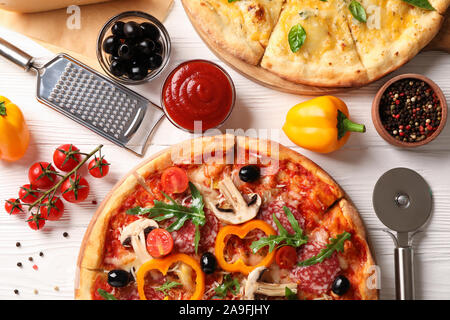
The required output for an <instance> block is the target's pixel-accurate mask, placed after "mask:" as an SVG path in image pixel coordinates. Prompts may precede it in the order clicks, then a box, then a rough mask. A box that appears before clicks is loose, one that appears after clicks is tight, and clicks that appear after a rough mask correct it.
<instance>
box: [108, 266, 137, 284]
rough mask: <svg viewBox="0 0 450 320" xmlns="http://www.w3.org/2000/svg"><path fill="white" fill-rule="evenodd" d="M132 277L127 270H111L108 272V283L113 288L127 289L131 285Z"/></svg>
mask: <svg viewBox="0 0 450 320" xmlns="http://www.w3.org/2000/svg"><path fill="white" fill-rule="evenodd" d="M131 278H132V277H131V275H130V273H129V272H127V271H125V270H120V269H119V270H111V271H110V272H108V283H109V285H110V286H112V287H117V288H120V287H125V286H126V285H127V284H129V283H130V280H131Z"/></svg>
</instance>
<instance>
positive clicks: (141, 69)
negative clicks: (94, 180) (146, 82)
mask: <svg viewBox="0 0 450 320" xmlns="http://www.w3.org/2000/svg"><path fill="white" fill-rule="evenodd" d="M147 74H148V68H147V67H146V66H143V65H139V64H132V65H131V67H130V68H129V70H128V78H130V79H131V80H137V81H138V80H142V79H144V78H145V77H146V76H147Z"/></svg>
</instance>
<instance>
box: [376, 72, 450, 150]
mask: <svg viewBox="0 0 450 320" xmlns="http://www.w3.org/2000/svg"><path fill="white" fill-rule="evenodd" d="M441 111H442V107H441V102H440V101H439V98H438V97H437V95H436V93H435V92H434V91H433V90H432V89H431V87H430V86H429V85H428V84H427V83H425V82H424V81H421V80H417V79H402V80H399V81H396V82H394V83H393V84H392V85H390V86H389V88H388V89H387V90H386V91H385V92H384V93H383V95H382V97H381V101H380V118H381V122H382V123H383V126H384V128H385V129H386V130H387V131H388V132H389V133H390V135H391V136H393V137H394V138H395V139H397V140H400V141H403V142H409V143H413V142H419V141H422V140H424V139H426V138H427V137H428V136H430V135H432V134H433V132H435V131H436V129H437V128H438V127H439V124H440V123H441V115H442V113H441Z"/></svg>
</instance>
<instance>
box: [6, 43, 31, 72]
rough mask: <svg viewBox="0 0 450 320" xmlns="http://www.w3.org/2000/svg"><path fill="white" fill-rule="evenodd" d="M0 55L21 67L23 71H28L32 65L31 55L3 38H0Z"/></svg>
mask: <svg viewBox="0 0 450 320" xmlns="http://www.w3.org/2000/svg"><path fill="white" fill-rule="evenodd" d="M0 56H2V57H4V58H6V59H8V60H9V61H11V62H13V63H14V64H16V65H18V66H19V67H21V68H23V69H24V70H25V71H28V70H29V69H30V68H31V67H32V65H33V57H32V56H30V55H29V54H27V53H26V52H23V51H22V50H20V49H19V48H17V47H16V46H14V45H13V44H11V43H9V42H8V41H6V40H5V39H3V38H0Z"/></svg>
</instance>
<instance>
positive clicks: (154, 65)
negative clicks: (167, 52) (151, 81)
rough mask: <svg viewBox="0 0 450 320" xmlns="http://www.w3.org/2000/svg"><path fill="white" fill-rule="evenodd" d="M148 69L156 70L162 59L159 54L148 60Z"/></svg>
mask: <svg viewBox="0 0 450 320" xmlns="http://www.w3.org/2000/svg"><path fill="white" fill-rule="evenodd" d="M148 62H149V67H150V69H151V70H155V69H158V68H159V67H161V65H162V63H163V58H162V57H161V56H160V55H159V54H153V55H151V56H150V58H148Z"/></svg>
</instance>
